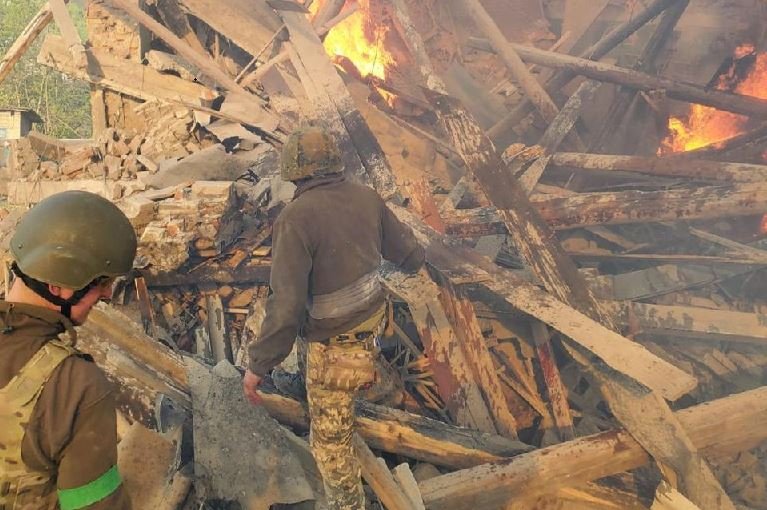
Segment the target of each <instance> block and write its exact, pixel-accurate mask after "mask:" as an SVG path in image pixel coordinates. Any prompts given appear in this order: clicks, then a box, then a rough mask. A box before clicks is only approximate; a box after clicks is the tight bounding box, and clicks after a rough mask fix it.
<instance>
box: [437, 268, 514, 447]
mask: <svg viewBox="0 0 767 510" xmlns="http://www.w3.org/2000/svg"><path fill="white" fill-rule="evenodd" d="M440 301H441V302H442V306H443V307H444V308H445V310H446V312H447V314H448V317H449V320H450V323H451V324H453V325H454V329H455V332H456V333H457V335H458V339H459V343H458V345H455V346H452V347H451V348H450V351H452V352H453V353H454V352H455V350H457V349H461V350H463V352H464V355H465V357H466V361H467V363H468V365H469V367H470V369H471V370H472V372H473V379H474V380H476V381H477V386H478V387H479V390H480V392H481V393H482V395H483V397H484V400H485V402H486V403H487V407H488V410H489V411H490V415H491V416H492V418H493V423H494V424H495V430H497V431H498V433H499V434H500V435H502V436H504V437H508V438H510V439H516V438H517V422H516V420H515V419H514V416H513V415H512V414H511V411H510V410H509V405H508V403H507V401H506V396H505V395H504V393H503V388H502V387H501V382H500V379H499V378H498V373H497V372H496V370H495V365H494V364H493V358H492V356H491V355H490V351H489V350H488V348H487V344H486V343H485V338H484V336H483V335H482V328H481V327H480V325H479V320H478V319H477V315H476V313H475V311H474V305H472V303H471V301H469V299H467V298H466V296H465V295H463V294H462V293H461V292H460V291H459V290H458V289H456V288H454V287H453V286H452V285H451V284H450V282H449V281H448V280H447V279H446V278H443V279H442V281H440ZM453 357H454V354H453V355H452V356H451V359H452V358H453Z"/></svg>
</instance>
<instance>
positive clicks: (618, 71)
mask: <svg viewBox="0 0 767 510" xmlns="http://www.w3.org/2000/svg"><path fill="white" fill-rule="evenodd" d="M474 44H475V45H477V44H479V45H483V48H484V49H487V50H490V49H491V48H490V47H488V46H484V44H483V43H482V42H478V41H477V40H474ZM511 45H512V47H513V48H514V50H515V51H516V52H517V53H518V54H519V56H520V57H521V58H522V59H523V60H525V61H526V62H530V63H534V64H538V65H542V66H547V67H552V68H554V69H562V70H565V71H569V72H572V73H575V74H577V75H580V76H585V77H587V78H590V79H592V80H598V81H603V82H609V83H615V84H618V85H623V86H625V87H629V88H631V89H635V90H643V91H651V90H663V91H665V92H666V94H667V95H668V96H669V97H672V98H674V99H679V100H681V101H687V102H689V103H696V104H702V105H706V106H712V107H714V108H717V109H719V110H725V111H728V112H733V113H738V114H740V115H748V116H751V117H767V100H765V99H759V98H757V97H753V96H745V95H741V94H733V93H730V92H722V91H720V90H714V89H706V88H705V87H702V86H698V85H693V84H689V83H683V82H679V81H675V80H672V79H670V78H663V77H658V76H652V75H649V74H646V73H642V72H639V71H634V70H632V69H626V68H625V67H618V66H615V65H611V64H605V63H602V62H595V61H593V60H587V59H584V58H578V57H572V56H570V55H562V54H559V53H554V52H551V51H546V50H539V49H538V48H533V47H531V46H524V45H521V44H514V43H511Z"/></svg>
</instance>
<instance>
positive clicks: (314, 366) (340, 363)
mask: <svg viewBox="0 0 767 510" xmlns="http://www.w3.org/2000/svg"><path fill="white" fill-rule="evenodd" d="M377 355H378V352H377V350H376V349H374V348H372V346H371V345H369V344H368V342H364V341H354V342H348V343H334V344H330V345H324V344H321V343H317V342H314V343H311V344H309V363H308V367H307V377H306V383H307V385H312V386H316V387H320V388H323V389H326V390H334V391H358V390H361V389H364V388H367V387H369V386H370V385H372V384H373V383H374V382H375V380H376V365H375V359H376V356H377Z"/></svg>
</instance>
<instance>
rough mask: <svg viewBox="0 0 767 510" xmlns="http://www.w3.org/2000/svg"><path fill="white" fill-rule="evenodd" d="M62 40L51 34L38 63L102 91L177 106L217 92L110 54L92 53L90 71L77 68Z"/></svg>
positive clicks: (44, 44)
mask: <svg viewBox="0 0 767 510" xmlns="http://www.w3.org/2000/svg"><path fill="white" fill-rule="evenodd" d="M66 47H67V46H66V43H65V42H64V40H63V39H62V38H61V37H58V36H55V35H48V36H47V37H46V38H45V41H44V42H43V45H42V47H41V48H40V54H39V55H38V57H37V61H38V63H40V64H43V65H45V66H48V67H52V68H54V69H56V70H58V71H60V72H62V73H64V74H67V75H69V76H71V77H73V78H77V79H80V80H84V81H88V82H90V83H92V84H94V85H97V86H99V87H101V88H106V89H110V90H113V91H115V92H119V93H121V94H124V95H126V96H131V97H135V98H137V99H143V100H144V101H156V100H158V99H159V100H163V101H168V102H174V103H177V102H179V101H183V102H190V103H191V102H195V101H199V99H200V98H212V97H214V93H213V92H212V91H211V90H210V89H208V88H207V87H204V86H203V85H200V84H199V83H193V82H190V81H186V80H183V79H181V78H178V77H176V76H173V75H168V74H162V73H160V72H159V71H156V70H155V69H153V68H151V67H148V66H144V65H141V64H137V63H135V62H131V61H128V60H125V59H118V58H116V57H114V56H112V55H110V54H108V53H105V52H101V51H97V50H93V49H91V50H89V52H88V53H89V59H90V65H89V68H88V69H82V68H79V67H77V66H76V65H75V64H74V63H73V62H72V59H71V57H70V55H69V52H68V51H67V49H66Z"/></svg>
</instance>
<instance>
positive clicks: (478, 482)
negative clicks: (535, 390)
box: [420, 387, 767, 510]
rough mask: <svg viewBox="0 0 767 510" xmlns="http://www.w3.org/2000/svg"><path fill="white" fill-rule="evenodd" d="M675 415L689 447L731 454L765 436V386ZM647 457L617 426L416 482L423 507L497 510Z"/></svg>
mask: <svg viewBox="0 0 767 510" xmlns="http://www.w3.org/2000/svg"><path fill="white" fill-rule="evenodd" d="M675 415H676V417H677V418H678V419H679V421H680V422H681V423H682V425H683V427H684V429H685V430H687V432H688V433H689V435H690V437H691V438H692V440H693V442H694V444H695V446H696V447H697V448H698V449H700V450H701V451H703V452H704V453H705V454H706V455H707V456H726V455H732V454H733V453H736V452H738V451H744V450H748V449H750V448H753V447H754V446H756V445H758V444H760V443H761V442H762V441H764V440H765V439H767V429H765V428H764V427H754V426H753V424H754V423H763V422H764V420H765V419H767V387H761V388H758V389H756V390H752V391H747V392H744V393H740V394H737V395H732V396H730V397H726V398H723V399H719V400H715V401H713V402H708V403H706V404H700V405H697V406H695V407H692V408H689V409H685V410H683V411H677V412H676V413H675ZM650 460H651V459H650V457H649V456H648V455H647V453H646V452H645V450H644V449H643V448H642V446H641V445H640V444H639V443H638V442H637V441H636V440H635V439H634V438H633V437H632V436H631V435H630V434H629V433H628V432H626V431H625V430H617V431H609V432H603V433H600V434H594V435H591V436H587V437H583V438H579V439H576V440H575V441H569V442H567V443H562V444H559V445H556V446H551V447H549V448H545V449H542V450H537V451H535V452H532V453H528V454H524V455H520V456H518V457H516V458H514V459H511V460H509V461H503V462H500V463H496V464H489V465H486V466H477V467H475V468H470V469H465V470H462V471H456V472H455V473H450V474H447V475H443V476H440V477H437V478H432V479H430V480H426V481H424V482H421V483H420V487H421V493H422V494H423V498H424V502H425V503H426V507H427V508H439V509H440V510H473V509H476V508H498V507H500V506H501V505H504V504H508V503H509V502H511V501H515V500H518V499H522V498H529V497H532V496H534V495H536V494H547V493H554V492H555V491H556V490H558V489H561V488H563V487H567V486H578V485H582V484H584V483H586V482H588V481H591V480H596V479H599V478H603V477H605V476H609V475H613V474H617V473H621V472H624V471H628V470H631V469H635V468H638V467H640V466H642V465H644V464H646V463H647V462H649V461H650ZM701 508H706V507H701ZM708 508H715V506H713V507H712V506H710V507H708Z"/></svg>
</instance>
